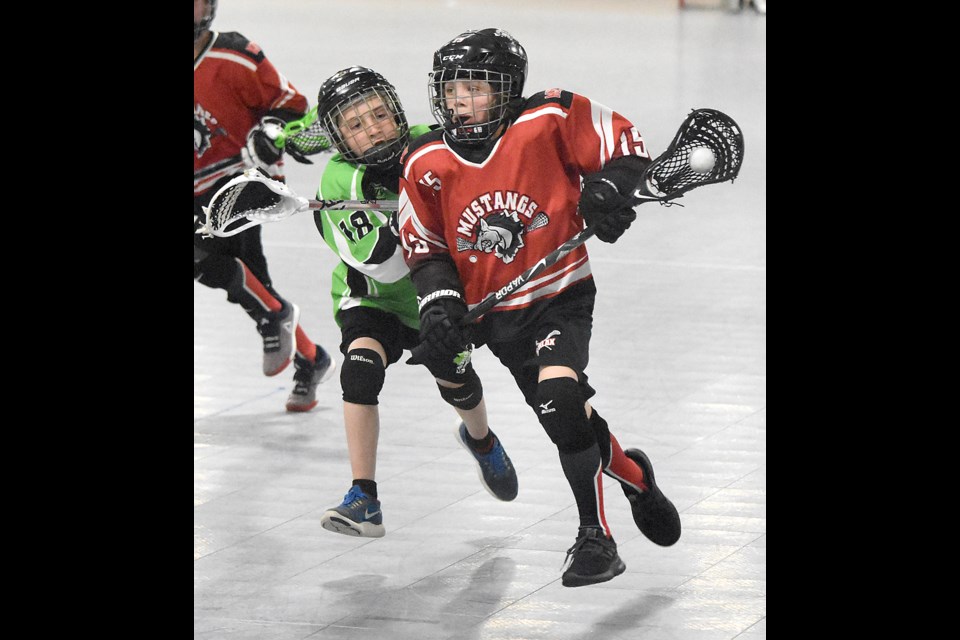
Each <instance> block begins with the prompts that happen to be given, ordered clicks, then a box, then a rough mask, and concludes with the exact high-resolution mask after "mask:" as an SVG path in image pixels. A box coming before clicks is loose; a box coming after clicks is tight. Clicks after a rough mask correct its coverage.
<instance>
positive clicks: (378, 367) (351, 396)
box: [340, 349, 386, 405]
mask: <svg viewBox="0 0 960 640" xmlns="http://www.w3.org/2000/svg"><path fill="white" fill-rule="evenodd" d="M385 377H386V369H384V367H383V360H381V358H380V354H379V353H377V352H376V351H374V350H373V349H351V350H350V351H348V352H347V354H346V356H345V357H344V359H343V366H342V367H341V368H340V387H341V388H342V389H343V401H344V402H352V403H353V404H367V405H375V404H379V401H378V399H377V398H378V397H379V396H380V390H381V389H383V380H384V378H385Z"/></svg>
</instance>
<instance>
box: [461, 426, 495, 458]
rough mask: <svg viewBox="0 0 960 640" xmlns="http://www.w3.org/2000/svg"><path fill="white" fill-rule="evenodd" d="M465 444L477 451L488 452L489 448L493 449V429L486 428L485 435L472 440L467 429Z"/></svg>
mask: <svg viewBox="0 0 960 640" xmlns="http://www.w3.org/2000/svg"><path fill="white" fill-rule="evenodd" d="M467 445H468V446H469V447H470V448H471V449H473V450H474V451H476V452H477V453H490V449H493V431H489V430H488V431H487V435H485V436H484V437H482V438H480V439H479V440H474V439H473V436H471V435H470V432H469V431H467Z"/></svg>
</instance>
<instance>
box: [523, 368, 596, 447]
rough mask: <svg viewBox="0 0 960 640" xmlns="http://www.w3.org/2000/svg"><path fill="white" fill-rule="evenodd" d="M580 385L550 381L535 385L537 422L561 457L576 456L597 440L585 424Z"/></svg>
mask: <svg viewBox="0 0 960 640" xmlns="http://www.w3.org/2000/svg"><path fill="white" fill-rule="evenodd" d="M583 404H584V400H583V394H582V392H581V391H580V383H579V382H577V381H576V380H574V379H573V378H565V377H564V378H550V379H548V380H544V381H542V382H540V383H538V384H537V392H536V405H535V406H534V410H535V411H536V412H537V419H538V420H540V424H541V425H543V429H544V431H546V432H547V435H548V436H549V437H550V440H552V441H553V443H554V444H555V445H557V449H558V450H559V451H560V452H561V453H578V452H580V451H583V450H585V449H587V448H588V447H590V446H591V445H593V444H594V443H595V442H596V441H597V440H596V436H595V435H594V431H593V429H592V428H591V427H590V425H589V421H588V420H587V412H586V410H585V409H584V406H583Z"/></svg>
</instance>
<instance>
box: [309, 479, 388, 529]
mask: <svg viewBox="0 0 960 640" xmlns="http://www.w3.org/2000/svg"><path fill="white" fill-rule="evenodd" d="M320 526H322V527H323V528H324V529H326V530H327V531H333V532H334V533H342V534H343V535H346V536H359V537H362V538H382V537H383V535H384V534H385V533H386V532H387V530H386V529H384V528H383V513H382V512H381V511H380V501H379V500H377V499H376V498H371V497H370V496H368V495H367V494H365V493H364V492H363V490H362V489H361V488H360V487H358V486H357V485H354V486H352V487H350V491H348V492H347V495H345V496H344V497H343V503H342V504H341V505H340V506H339V507H334V508H332V509H327V511H326V512H325V513H324V514H323V516H322V517H321V518H320Z"/></svg>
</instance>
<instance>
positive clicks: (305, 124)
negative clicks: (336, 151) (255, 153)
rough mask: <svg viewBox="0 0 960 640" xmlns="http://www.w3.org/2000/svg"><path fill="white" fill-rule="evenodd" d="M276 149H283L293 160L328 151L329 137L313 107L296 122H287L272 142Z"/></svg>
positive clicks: (329, 145)
mask: <svg viewBox="0 0 960 640" xmlns="http://www.w3.org/2000/svg"><path fill="white" fill-rule="evenodd" d="M273 144H274V145H275V146H276V147H277V148H278V149H284V150H286V151H287V152H288V153H290V154H291V155H292V156H293V157H294V158H297V156H298V155H299V156H300V157H303V156H312V155H314V154H317V153H322V152H324V151H328V150H329V149H330V147H331V146H333V145H331V144H330V137H329V134H327V132H326V130H325V129H324V127H323V123H321V122H320V120H319V118H318V116H317V108H316V107H313V108H312V109H310V110H309V111H307V113H306V114H304V116H303V117H302V118H300V119H298V120H293V121H292V122H288V123H287V124H286V126H285V127H284V128H283V131H282V132H281V133H280V135H279V136H277V138H276V139H275V140H274V141H273Z"/></svg>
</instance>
